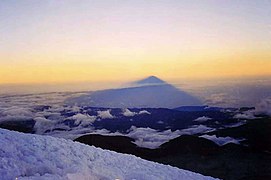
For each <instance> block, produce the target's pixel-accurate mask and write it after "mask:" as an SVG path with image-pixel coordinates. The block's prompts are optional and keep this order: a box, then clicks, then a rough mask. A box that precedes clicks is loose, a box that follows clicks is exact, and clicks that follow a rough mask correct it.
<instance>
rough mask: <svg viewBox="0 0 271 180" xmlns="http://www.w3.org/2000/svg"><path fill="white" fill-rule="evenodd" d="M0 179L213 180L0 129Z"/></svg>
mask: <svg viewBox="0 0 271 180" xmlns="http://www.w3.org/2000/svg"><path fill="white" fill-rule="evenodd" d="M0 143H1V147H0V177H1V179H3V180H8V179H16V178H18V179H30V180H31V179H32V180H33V179H39V180H40V179H54V180H56V179H80V180H84V179H90V180H96V179H97V180H98V179H104V180H107V179H108V180H109V179H121V180H123V179H176V180H177V179H178V180H179V179H186V180H189V179H197V180H201V179H214V178H212V177H206V176H203V175H200V174H197V173H193V172H190V171H186V170H182V169H178V168H175V167H171V166H167V165H162V164H158V163H154V162H150V161H146V160H143V159H140V158H137V157H135V156H132V155H125V154H120V153H116V152H112V151H108V150H102V149H100V148H95V147H93V146H87V145H84V144H81V143H78V142H73V141H71V140H65V139H60V138H54V137H50V136H41V135H33V134H24V133H19V132H15V131H9V130H4V129H0Z"/></svg>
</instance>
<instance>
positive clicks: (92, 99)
mask: <svg viewBox="0 0 271 180" xmlns="http://www.w3.org/2000/svg"><path fill="white" fill-rule="evenodd" d="M132 84H133V87H127V88H120V89H108V90H101V91H95V92H93V93H90V94H87V95H83V96H80V97H77V98H72V99H68V100H67V101H66V102H67V103H68V104H70V105H72V104H77V105H81V106H82V105H83V106H91V107H109V108H146V107H149V108H176V107H180V106H196V105H201V104H202V103H201V102H200V100H199V99H197V98H196V97H194V96H192V95H190V94H188V93H187V92H184V91H182V90H180V89H177V88H176V87H174V86H172V85H171V84H168V83H167V82H165V81H163V80H161V79H159V78H157V77H155V76H150V77H148V78H146V79H143V80H140V81H137V82H134V83H132ZM136 85H137V87H135V86H136Z"/></svg>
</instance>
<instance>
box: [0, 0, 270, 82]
mask: <svg viewBox="0 0 271 180" xmlns="http://www.w3.org/2000/svg"><path fill="white" fill-rule="evenodd" d="M0 26H1V28H0V84H20V83H67V82H83V81H93V82H99V81H102V82H104V81H118V80H119V81H126V80H131V79H136V78H141V77H145V76H148V75H156V76H159V77H162V78H165V79H178V78H187V79H210V78H236V77H253V76H255V77H256V76H271V70H270V69H271V2H270V1H264V0H263V1H256V0H240V1H226V0H222V1H215V0H206V1H201V0H192V1H188V0H183V1H177V0H169V1H159V0H158V1H155V0H153V1H143V0H135V1H132V0H128V1H125V0H112V1H106V0H89V1H87V0H84V1H73V0H67V1H62V0H60V1H53V0H47V1H34V0H25V1H8V0H4V1H1V2H0Z"/></svg>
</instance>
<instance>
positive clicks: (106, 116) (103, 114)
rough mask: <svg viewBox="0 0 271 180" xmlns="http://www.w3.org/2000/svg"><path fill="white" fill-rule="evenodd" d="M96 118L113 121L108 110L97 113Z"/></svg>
mask: <svg viewBox="0 0 271 180" xmlns="http://www.w3.org/2000/svg"><path fill="white" fill-rule="evenodd" d="M97 113H98V116H99V117H100V118H102V119H113V118H114V116H113V115H112V114H111V113H110V109H109V110H106V111H97Z"/></svg>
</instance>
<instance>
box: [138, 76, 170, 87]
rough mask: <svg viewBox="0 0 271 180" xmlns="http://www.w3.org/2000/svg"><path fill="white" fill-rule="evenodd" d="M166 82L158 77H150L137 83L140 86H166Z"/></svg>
mask: <svg viewBox="0 0 271 180" xmlns="http://www.w3.org/2000/svg"><path fill="white" fill-rule="evenodd" d="M165 83H166V82H165V81H163V80H161V79H159V78H158V77H156V76H149V77H147V78H145V79H142V80H139V81H137V82H136V84H138V85H151V84H165Z"/></svg>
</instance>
